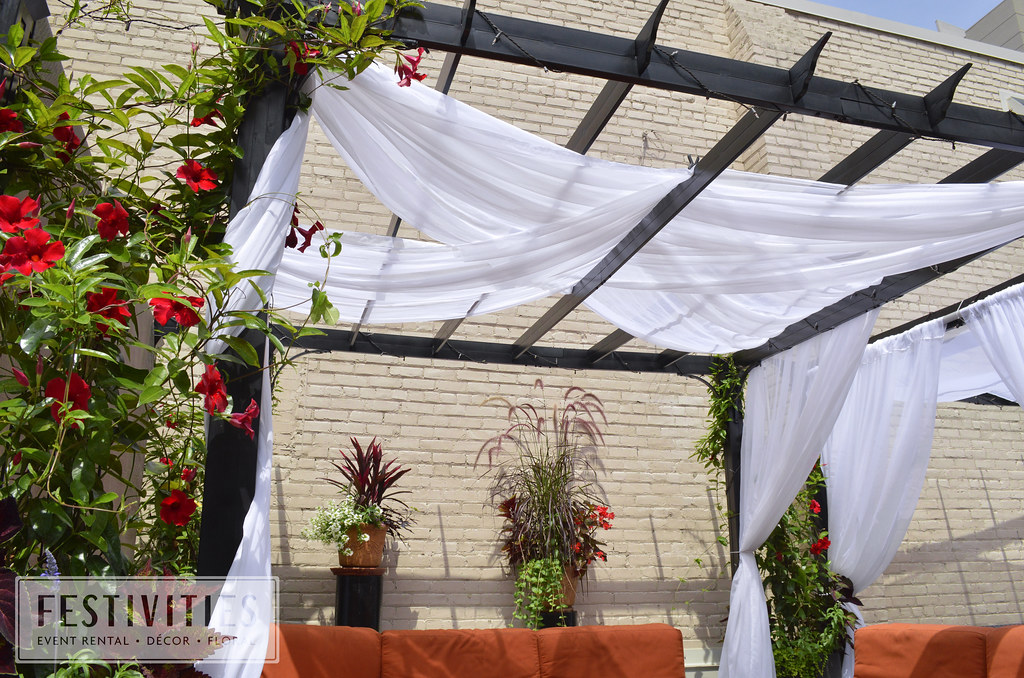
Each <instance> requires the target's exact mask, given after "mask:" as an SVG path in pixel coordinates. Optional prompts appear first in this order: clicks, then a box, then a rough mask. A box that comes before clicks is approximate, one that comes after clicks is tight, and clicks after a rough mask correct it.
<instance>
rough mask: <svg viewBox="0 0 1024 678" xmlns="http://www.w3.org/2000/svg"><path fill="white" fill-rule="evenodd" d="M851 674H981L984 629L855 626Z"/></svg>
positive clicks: (884, 677) (956, 677)
mask: <svg viewBox="0 0 1024 678" xmlns="http://www.w3.org/2000/svg"><path fill="white" fill-rule="evenodd" d="M853 647H854V657H855V666H854V670H853V675H854V678H981V677H983V676H985V675H986V674H985V671H986V633H985V630H984V629H980V628H976V627H972V626H947V625H941V624H876V625H873V626H864V627H862V628H859V629H857V633H856V635H855V636H854V641H853Z"/></svg>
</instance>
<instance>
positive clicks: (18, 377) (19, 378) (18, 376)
mask: <svg viewBox="0 0 1024 678" xmlns="http://www.w3.org/2000/svg"><path fill="white" fill-rule="evenodd" d="M11 372H13V373H14V381H16V382H18V383H19V384H21V385H22V386H24V387H25V388H28V377H27V376H25V373H24V372H22V371H21V370H19V369H18V368H17V367H12V368H11Z"/></svg>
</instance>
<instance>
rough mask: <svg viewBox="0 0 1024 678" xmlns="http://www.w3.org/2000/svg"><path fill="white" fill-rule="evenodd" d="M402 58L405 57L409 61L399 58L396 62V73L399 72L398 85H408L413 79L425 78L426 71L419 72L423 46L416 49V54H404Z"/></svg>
mask: <svg viewBox="0 0 1024 678" xmlns="http://www.w3.org/2000/svg"><path fill="white" fill-rule="evenodd" d="M401 57H402V59H405V60H406V61H407V62H408V63H402V60H401V59H399V60H398V63H397V64H395V73H398V77H399V80H398V86H399V87H408V86H409V85H410V84H411V83H412V81H413V80H423V79H424V78H426V77H427V74H426V73H417V72H416V71H417V69H418V68H419V67H420V59H422V58H423V48H422V47H420V48H419V49H417V50H416V56H409V55H408V54H402V55H401Z"/></svg>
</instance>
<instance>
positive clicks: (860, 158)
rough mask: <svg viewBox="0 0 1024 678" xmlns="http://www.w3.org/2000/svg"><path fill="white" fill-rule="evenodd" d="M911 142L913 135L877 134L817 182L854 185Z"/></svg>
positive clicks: (896, 133)
mask: <svg viewBox="0 0 1024 678" xmlns="http://www.w3.org/2000/svg"><path fill="white" fill-rule="evenodd" d="M913 140H914V135H913V134H907V133H906V132H889V131H883V132H877V133H875V135H874V136H873V137H871V138H870V139H868V140H867V141H865V142H864V144H863V145H862V146H860V148H858V149H857V150H855V151H854V152H853V153H851V154H850V155H848V156H846V157H845V158H843V159H842V160H841V161H840V162H839V164H837V165H836V166H835V167H833V168H832V169H830V170H829V171H828V172H825V174H823V175H821V178H820V179H819V180H818V181H825V182H828V183H830V184H844V185H846V186H850V185H852V184H855V183H857V182H858V181H860V180H861V179H863V178H864V177H866V176H867V175H868V174H870V173H871V172H872V171H874V169H875V168H876V167H878V166H879V165H881V164H882V163H883V162H885V161H886V160H888V159H889V158H891V157H893V156H894V155H896V154H897V153H899V152H900V151H902V150H903V149H904V148H906V147H907V146H909V145H910V142H912V141H913Z"/></svg>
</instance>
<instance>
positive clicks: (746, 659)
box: [719, 311, 878, 678]
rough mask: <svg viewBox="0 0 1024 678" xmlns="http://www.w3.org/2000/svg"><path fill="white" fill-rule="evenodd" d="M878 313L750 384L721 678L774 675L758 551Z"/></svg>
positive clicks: (809, 463) (813, 453) (824, 429)
mask: <svg viewBox="0 0 1024 678" xmlns="http://www.w3.org/2000/svg"><path fill="white" fill-rule="evenodd" d="M877 315H878V312H877V311H873V312H871V313H867V314H865V315H863V316H861V317H860V318H856V319H854V320H851V321H849V322H847V323H846V324H845V325H842V326H840V327H837V328H836V329H834V330H832V331H830V332H826V333H824V334H821V335H819V336H817V337H815V338H813V339H810V340H808V341H805V342H804V343H802V344H800V345H798V346H795V347H793V348H791V349H789V350H788V351H784V352H783V353H780V354H778V355H776V356H773V357H771V358H769V359H768V360H765V361H764V362H763V363H762V364H761V365H760V367H757V368H755V369H754V370H752V371H751V372H750V376H749V377H748V379H747V391H746V394H747V395H746V411H745V413H744V420H743V441H742V445H741V448H740V467H741V468H742V469H743V472H742V473H741V474H740V539H739V549H740V554H739V556H740V562H739V567H738V568H737V570H736V574H735V576H734V577H733V580H732V591H731V593H730V596H729V624H728V626H727V627H726V632H725V647H724V648H723V651H722V665H721V668H720V670H719V675H721V676H723V678H774V676H775V662H774V660H773V659H772V645H771V637H770V634H769V627H768V609H767V607H766V603H765V597H764V587H763V586H762V584H761V578H760V575H759V574H758V570H757V562H756V560H755V558H754V551H755V550H756V549H757V548H758V547H759V546H761V544H763V543H764V541H765V539H767V538H768V536H769V535H770V534H771V531H772V529H774V528H775V525H776V524H778V522H779V518H781V517H782V514H783V513H785V511H786V509H787V508H788V507H789V505H790V503H791V502H792V501H793V497H795V496H796V494H797V492H798V491H799V490H800V487H801V486H802V485H803V484H804V481H805V480H806V479H807V475H808V474H809V473H810V472H811V469H812V468H813V467H814V462H815V460H816V459H817V458H818V455H819V453H820V452H821V448H822V446H823V445H824V444H825V441H826V439H827V438H828V436H829V433H830V432H831V431H832V425H833V423H834V422H835V420H836V417H838V416H839V411H840V409H841V408H842V406H843V402H844V401H845V400H846V395H847V392H848V391H849V389H850V384H851V382H852V381H853V378H854V375H856V373H857V368H858V367H859V365H860V361H861V357H862V356H863V355H864V347H865V345H866V344H867V340H868V335H869V334H870V332H871V328H872V327H873V326H874V323H875V318H876V317H877Z"/></svg>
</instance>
